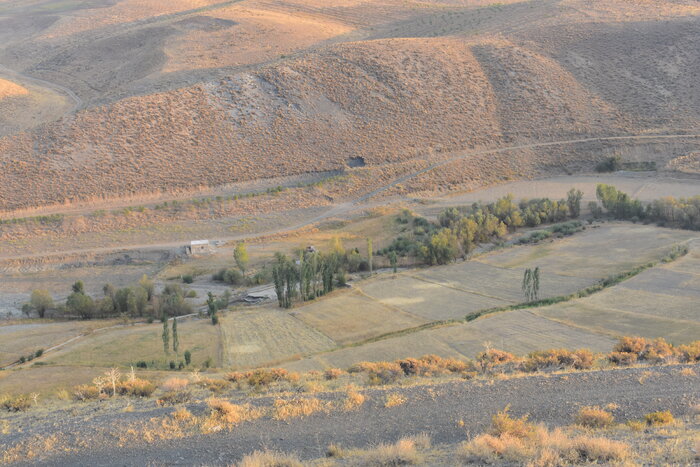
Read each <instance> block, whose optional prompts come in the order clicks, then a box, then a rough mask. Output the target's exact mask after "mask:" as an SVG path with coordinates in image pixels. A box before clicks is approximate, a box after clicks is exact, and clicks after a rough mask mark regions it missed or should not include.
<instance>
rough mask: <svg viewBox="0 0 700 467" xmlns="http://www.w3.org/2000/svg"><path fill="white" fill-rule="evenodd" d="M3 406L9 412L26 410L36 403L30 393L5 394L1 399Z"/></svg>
mask: <svg viewBox="0 0 700 467" xmlns="http://www.w3.org/2000/svg"><path fill="white" fill-rule="evenodd" d="M1 404H2V408H3V409H5V410H7V411H8V412H24V411H25V410H29V409H30V408H31V407H32V405H33V404H34V400H33V398H32V397H31V396H30V395H28V394H20V395H18V396H5V397H3V398H2V401H1Z"/></svg>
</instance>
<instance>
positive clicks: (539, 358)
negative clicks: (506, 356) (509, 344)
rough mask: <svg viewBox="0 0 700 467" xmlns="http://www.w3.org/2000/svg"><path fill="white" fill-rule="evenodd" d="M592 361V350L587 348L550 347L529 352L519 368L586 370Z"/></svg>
mask: <svg viewBox="0 0 700 467" xmlns="http://www.w3.org/2000/svg"><path fill="white" fill-rule="evenodd" d="M593 362H594V355H593V352H591V351H590V350H588V349H578V350H574V351H571V350H566V349H550V350H541V351H537V352H532V353H530V354H529V355H528V356H527V359H525V361H524V362H523V363H522V364H521V366H520V368H521V369H523V370H525V371H538V370H544V369H564V368H574V369H576V370H588V369H590V368H591V367H593Z"/></svg>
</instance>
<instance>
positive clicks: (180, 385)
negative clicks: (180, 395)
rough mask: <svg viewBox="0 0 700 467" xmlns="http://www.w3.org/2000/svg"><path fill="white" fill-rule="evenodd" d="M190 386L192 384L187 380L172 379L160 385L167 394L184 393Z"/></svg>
mask: <svg viewBox="0 0 700 467" xmlns="http://www.w3.org/2000/svg"><path fill="white" fill-rule="evenodd" d="M188 384H190V382H189V380H187V379H185V378H177V377H172V378H168V379H166V380H165V381H164V382H163V383H162V384H161V385H160V388H161V389H162V390H163V391H165V392H174V391H182V390H183V389H185V388H186V387H187V385H188Z"/></svg>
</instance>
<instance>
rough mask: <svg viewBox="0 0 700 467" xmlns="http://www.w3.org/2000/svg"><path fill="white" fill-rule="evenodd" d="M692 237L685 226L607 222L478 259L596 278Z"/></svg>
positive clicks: (657, 255) (651, 258) (627, 267)
mask: <svg viewBox="0 0 700 467" xmlns="http://www.w3.org/2000/svg"><path fill="white" fill-rule="evenodd" d="M694 237H697V234H696V233H694V232H689V231H685V230H672V229H664V228H659V227H655V226H651V225H635V224H629V223H624V224H623V223H607V224H603V225H602V226H600V227H595V228H588V229H587V230H586V231H585V232H581V233H579V234H576V235H574V236H572V237H568V238H564V239H562V240H559V241H556V242H545V243H541V244H539V245H532V246H524V247H520V248H511V249H509V250H505V251H497V252H494V253H491V254H489V255H486V256H484V257H482V258H480V261H483V262H485V263H488V264H491V265H494V266H501V267H507V268H517V267H535V266H540V268H541V269H542V273H543V274H544V276H543V277H546V274H548V273H554V274H561V275H571V276H577V277H584V278H590V279H596V280H598V279H603V278H605V277H607V276H610V275H612V274H619V273H622V272H625V271H628V270H630V269H633V268H634V267H636V266H639V265H641V264H645V263H647V262H650V261H656V260H658V259H660V258H661V257H663V256H664V255H665V254H666V253H667V252H668V251H669V250H670V249H671V247H672V245H674V244H677V243H679V242H682V241H685V240H688V239H691V238H694ZM543 284H544V282H543Z"/></svg>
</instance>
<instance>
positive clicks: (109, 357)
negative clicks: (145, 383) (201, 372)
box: [45, 320, 221, 367]
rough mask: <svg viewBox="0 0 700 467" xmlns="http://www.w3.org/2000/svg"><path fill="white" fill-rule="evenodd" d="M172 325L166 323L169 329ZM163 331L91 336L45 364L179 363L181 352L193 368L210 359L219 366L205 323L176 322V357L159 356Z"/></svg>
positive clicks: (147, 328)
mask: <svg viewBox="0 0 700 467" xmlns="http://www.w3.org/2000/svg"><path fill="white" fill-rule="evenodd" d="M171 323H172V321H171V322H170V323H169V325H170V326H172V324H171ZM162 330H163V327H162V325H161V324H160V323H158V324H147V325H136V326H122V327H117V328H113V329H108V330H105V331H101V332H98V333H94V334H92V335H90V336H87V337H85V338H83V339H80V340H78V341H76V342H75V343H74V344H72V345H70V346H69V347H66V348H65V349H61V350H58V351H57V352H55V353H52V354H50V355H48V356H47V357H46V359H45V361H46V362H47V363H53V364H57V365H85V366H102V367H111V366H129V365H133V364H134V362H137V361H139V360H144V361H147V362H151V361H152V360H155V361H156V362H161V363H164V362H167V361H170V360H173V361H180V360H182V359H183V358H182V353H184V351H185V350H189V351H190V352H192V361H193V363H194V364H196V365H202V364H203V362H204V361H205V360H206V359H208V358H212V359H213V360H214V362H215V364H217V365H220V363H221V362H220V359H219V358H218V355H219V332H218V330H217V328H216V327H214V326H212V325H211V323H210V322H209V321H206V320H182V321H178V326H177V330H178V337H179V341H180V348H179V352H180V356H176V355H175V354H174V353H173V351H172V338H171V339H170V345H171V350H170V353H169V354H168V355H165V353H164V352H163V341H162V340H161V333H162Z"/></svg>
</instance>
